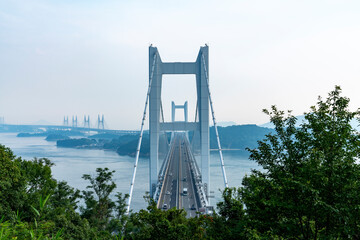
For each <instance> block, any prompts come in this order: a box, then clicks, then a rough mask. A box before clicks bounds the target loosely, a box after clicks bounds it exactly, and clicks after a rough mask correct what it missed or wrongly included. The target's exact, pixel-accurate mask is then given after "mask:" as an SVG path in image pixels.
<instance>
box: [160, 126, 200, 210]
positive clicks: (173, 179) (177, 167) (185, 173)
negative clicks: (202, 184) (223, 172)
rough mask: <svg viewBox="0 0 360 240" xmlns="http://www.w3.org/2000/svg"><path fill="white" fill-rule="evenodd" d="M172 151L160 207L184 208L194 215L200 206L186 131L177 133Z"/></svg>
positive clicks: (164, 208) (161, 193) (162, 189)
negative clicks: (185, 190) (185, 191)
mask: <svg viewBox="0 0 360 240" xmlns="http://www.w3.org/2000/svg"><path fill="white" fill-rule="evenodd" d="M170 151H171V152H170V157H169V162H168V165H167V168H166V171H165V178H164V182H163V185H162V188H161V192H160V197H159V201H158V207H159V208H162V209H163V210H167V209H169V208H173V207H176V208H177V209H184V210H185V211H186V212H187V216H188V217H194V216H196V212H197V211H198V208H199V203H198V202H199V201H198V197H197V193H196V188H195V181H194V179H193V177H192V173H191V166H190V157H189V156H190V153H189V151H190V148H189V146H188V141H186V140H185V133H175V136H174V140H173V142H172V145H171V147H170ZM184 188H186V189H187V193H184ZM164 206H166V207H164Z"/></svg>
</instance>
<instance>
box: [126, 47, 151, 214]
mask: <svg viewBox="0 0 360 240" xmlns="http://www.w3.org/2000/svg"><path fill="white" fill-rule="evenodd" d="M156 58H157V54H156V53H155V56H154V61H153V65H152V69H151V74H150V81H149V87H148V91H147V95H146V101H145V108H144V114H143V118H142V121H141V129H140V136H139V141H138V145H137V149H136V157H135V164H134V172H133V176H132V180H131V184H130V194H129V200H128V204H127V209H126V214H129V212H130V204H131V199H132V195H133V190H134V184H135V176H136V170H137V165H138V162H139V156H140V147H141V141H142V137H143V133H144V123H145V119H146V109H147V105H148V102H149V96H150V91H151V83H152V80H153V76H154V70H155V62H156Z"/></svg>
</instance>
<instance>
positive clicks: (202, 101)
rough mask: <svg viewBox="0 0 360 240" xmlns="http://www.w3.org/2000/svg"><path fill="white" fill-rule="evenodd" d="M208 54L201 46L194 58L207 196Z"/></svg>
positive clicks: (208, 184) (203, 181)
mask: <svg viewBox="0 0 360 240" xmlns="http://www.w3.org/2000/svg"><path fill="white" fill-rule="evenodd" d="M202 55H204V58H205V64H206V66H204V63H203V61H202ZM208 56H209V49H208V47H207V46H205V47H201V48H200V52H199V55H198V57H197V60H196V63H197V73H196V83H197V84H196V86H197V95H198V111H199V122H200V155H201V176H202V183H203V184H204V186H205V191H206V195H207V196H209V192H210V140H209V92H208V86H207V79H206V75H205V68H204V67H206V69H209V61H208Z"/></svg>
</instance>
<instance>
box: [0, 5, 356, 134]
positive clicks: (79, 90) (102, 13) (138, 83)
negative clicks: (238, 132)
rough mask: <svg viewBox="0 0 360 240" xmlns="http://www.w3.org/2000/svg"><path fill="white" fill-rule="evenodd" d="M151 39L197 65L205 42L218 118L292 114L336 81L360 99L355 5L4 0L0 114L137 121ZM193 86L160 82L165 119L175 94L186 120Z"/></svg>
mask: <svg viewBox="0 0 360 240" xmlns="http://www.w3.org/2000/svg"><path fill="white" fill-rule="evenodd" d="M150 43H152V44H153V45H155V46H157V47H158V49H159V52H160V55H161V58H162V60H163V61H195V59H196V56H197V53H198V51H199V47H200V46H203V45H204V44H205V43H208V45H209V46H210V82H211V91H212V94H213V101H214V104H215V106H214V107H215V111H216V117H217V120H218V121H235V122H237V123H239V124H247V123H255V124H261V123H264V122H267V121H268V119H267V117H266V115H264V114H263V113H262V111H261V110H262V109H263V108H269V107H270V106H271V105H273V104H275V105H278V107H279V108H281V109H284V110H287V109H291V110H293V113H294V114H295V115H300V114H303V112H305V111H308V109H309V107H310V106H311V105H314V104H315V103H316V101H317V96H318V95H322V96H324V97H326V94H327V93H328V92H329V91H330V90H332V89H333V88H334V85H340V86H341V87H342V88H343V92H344V95H346V96H348V97H350V99H351V107H352V109H355V108H357V107H360V81H359V80H360V1H346V0H342V1H331V0H326V1H321V0H317V1H314V0H311V1H295V0H294V1H289V0H286V1H285V0H284V1H273V0H271V1H269V0H263V1H255V0H248V1H239V0H238V1H211V0H206V1H186V0H182V1H165V0H164V1H145V0H144V1H130V0H128V1H126V0H122V1H100V0H98V1H95V0H86V1H85V0H78V1H74V0H57V1H55V0H53V1H48V0H32V1H30V0H23V1H20V0H1V1H0V116H4V117H5V121H7V122H8V123H34V122H36V121H38V120H46V121H49V122H52V123H58V124H60V123H61V122H62V119H63V116H64V115H68V116H69V118H71V116H72V115H78V118H79V119H81V120H82V119H83V115H84V114H86V115H90V117H91V119H92V120H93V123H94V121H95V118H97V115H98V114H104V115H105V119H106V121H107V124H108V126H109V127H110V128H116V129H138V128H139V127H140V121H141V115H142V111H143V107H144V101H145V97H146V91H147V83H148V46H149V44H150ZM194 88H195V82H194V77H192V76H166V77H165V78H164V81H163V103H164V108H165V114H166V117H167V119H170V115H171V114H170V106H171V105H170V103H171V101H172V100H174V101H175V103H176V104H183V103H184V102H185V100H188V101H189V107H190V109H189V110H190V111H191V113H190V119H191V118H192V116H194V114H193V112H194V111H195V110H194V107H195V105H194V104H195V99H196V98H195V89H194ZM180 113H181V112H177V114H178V115H180Z"/></svg>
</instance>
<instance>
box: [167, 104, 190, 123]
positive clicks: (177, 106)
mask: <svg viewBox="0 0 360 240" xmlns="http://www.w3.org/2000/svg"><path fill="white" fill-rule="evenodd" d="M176 109H184V120H185V122H187V121H188V102H187V101H186V102H185V103H184V105H175V103H174V101H172V102H171V121H172V122H175V113H176Z"/></svg>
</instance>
